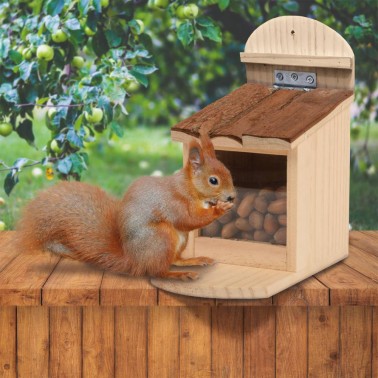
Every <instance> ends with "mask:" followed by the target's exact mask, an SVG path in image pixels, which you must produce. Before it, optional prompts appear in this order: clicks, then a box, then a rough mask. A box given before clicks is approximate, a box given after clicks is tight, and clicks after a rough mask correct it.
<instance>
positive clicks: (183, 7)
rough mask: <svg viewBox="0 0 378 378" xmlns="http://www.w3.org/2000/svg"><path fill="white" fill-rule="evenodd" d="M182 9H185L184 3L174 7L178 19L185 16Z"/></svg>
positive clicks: (182, 18)
mask: <svg viewBox="0 0 378 378" xmlns="http://www.w3.org/2000/svg"><path fill="white" fill-rule="evenodd" d="M184 9H185V6H184V5H180V6H179V7H178V8H177V9H176V16H177V17H178V18H179V19H180V20H184V19H185V18H186V16H185V12H184Z"/></svg>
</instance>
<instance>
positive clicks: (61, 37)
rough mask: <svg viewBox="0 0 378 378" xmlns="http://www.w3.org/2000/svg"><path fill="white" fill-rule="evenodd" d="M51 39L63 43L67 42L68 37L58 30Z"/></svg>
mask: <svg viewBox="0 0 378 378" xmlns="http://www.w3.org/2000/svg"><path fill="white" fill-rule="evenodd" d="M51 38H52V40H53V41H54V42H56V43H63V42H66V41H67V39H68V35H67V34H66V33H65V32H64V31H63V30H62V29H58V30H57V31H56V32H55V33H53V34H52V35H51Z"/></svg>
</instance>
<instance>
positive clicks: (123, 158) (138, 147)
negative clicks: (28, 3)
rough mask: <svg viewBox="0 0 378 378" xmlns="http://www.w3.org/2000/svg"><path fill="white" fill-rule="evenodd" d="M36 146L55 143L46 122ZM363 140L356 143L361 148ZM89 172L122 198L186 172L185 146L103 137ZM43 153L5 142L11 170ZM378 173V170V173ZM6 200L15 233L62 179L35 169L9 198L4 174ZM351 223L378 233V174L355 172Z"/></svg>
mask: <svg viewBox="0 0 378 378" xmlns="http://www.w3.org/2000/svg"><path fill="white" fill-rule="evenodd" d="M34 131H35V134H36V145H37V146H38V148H39V149H42V148H43V146H44V145H45V144H46V143H47V141H48V140H49V139H50V135H49V131H48V130H47V128H45V127H44V125H43V121H42V120H40V121H38V122H36V124H35V126H34ZM363 136H364V133H361V136H360V140H358V141H355V142H353V143H354V146H358V145H361V143H362V139H363ZM369 151H370V155H371V158H372V160H373V161H374V162H377V161H378V124H374V125H373V127H372V129H371V140H370V142H369ZM88 153H89V161H90V166H89V170H88V171H87V172H85V173H84V174H83V177H82V180H83V181H86V182H89V183H92V184H95V185H99V186H101V187H102V188H104V189H105V190H107V191H108V192H109V193H112V194H113V195H116V196H118V197H121V196H122V194H123V193H124V192H125V191H126V189H127V187H128V186H129V185H130V183H131V182H132V181H133V180H135V179H136V178H138V177H140V176H143V175H151V174H162V175H170V174H172V173H173V172H174V171H176V170H177V169H179V168H180V167H181V166H182V152H181V146H180V144H178V143H173V142H171V140H170V133H169V129H168V128H164V127H157V128H156V127H154V128H148V127H138V128H133V129H126V130H125V135H124V137H123V138H122V139H113V140H111V141H110V142H108V141H107V140H106V137H103V138H102V139H100V140H99V142H96V143H93V144H91V145H88ZM41 156H42V153H41V151H36V150H34V149H33V148H31V147H29V146H28V145H27V144H26V142H25V141H23V140H21V139H20V138H19V137H18V136H17V135H16V134H15V133H13V134H12V135H10V136H9V137H7V138H2V137H0V160H4V161H5V162H6V163H7V164H11V163H13V161H14V160H15V159H16V158H18V157H27V158H29V159H35V160H40V159H41ZM377 168H378V167H377ZM0 173H1V174H0V181H1V187H0V197H3V198H4V199H5V200H6V204H5V205H3V206H0V220H2V221H4V222H5V223H6V228H7V229H12V228H13V227H14V225H15V223H16V221H17V219H18V218H19V216H20V212H21V210H22V208H23V207H24V205H25V204H26V203H27V202H28V201H29V200H30V199H31V198H33V197H34V196H35V193H36V192H38V191H39V190H41V189H43V188H46V187H49V186H51V185H54V184H55V183H56V182H57V179H54V180H52V181H48V180H46V178H45V176H44V174H43V175H42V176H40V177H34V176H33V175H32V169H31V168H25V169H24V170H23V172H22V173H21V174H20V183H19V184H18V185H17V186H16V187H15V188H14V190H13V192H12V194H11V195H10V197H7V196H6V194H5V192H4V190H3V187H2V182H3V180H4V178H5V174H6V172H0ZM350 194H351V196H350V223H351V225H352V228H353V229H378V174H375V175H372V176H366V175H365V174H361V173H359V172H356V171H354V170H352V172H351V187H350Z"/></svg>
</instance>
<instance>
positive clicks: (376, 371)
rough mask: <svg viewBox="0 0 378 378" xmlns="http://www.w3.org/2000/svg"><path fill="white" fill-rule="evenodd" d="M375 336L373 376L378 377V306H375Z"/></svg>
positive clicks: (373, 338)
mask: <svg viewBox="0 0 378 378" xmlns="http://www.w3.org/2000/svg"><path fill="white" fill-rule="evenodd" d="M372 324H373V337H372V343H373V348H372V353H371V362H372V376H373V377H378V307H373V322H372Z"/></svg>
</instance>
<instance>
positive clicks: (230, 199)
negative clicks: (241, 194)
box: [227, 196, 235, 202]
mask: <svg viewBox="0 0 378 378" xmlns="http://www.w3.org/2000/svg"><path fill="white" fill-rule="evenodd" d="M234 199H235V197H234V196H228V197H227V201H228V202H234Z"/></svg>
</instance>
